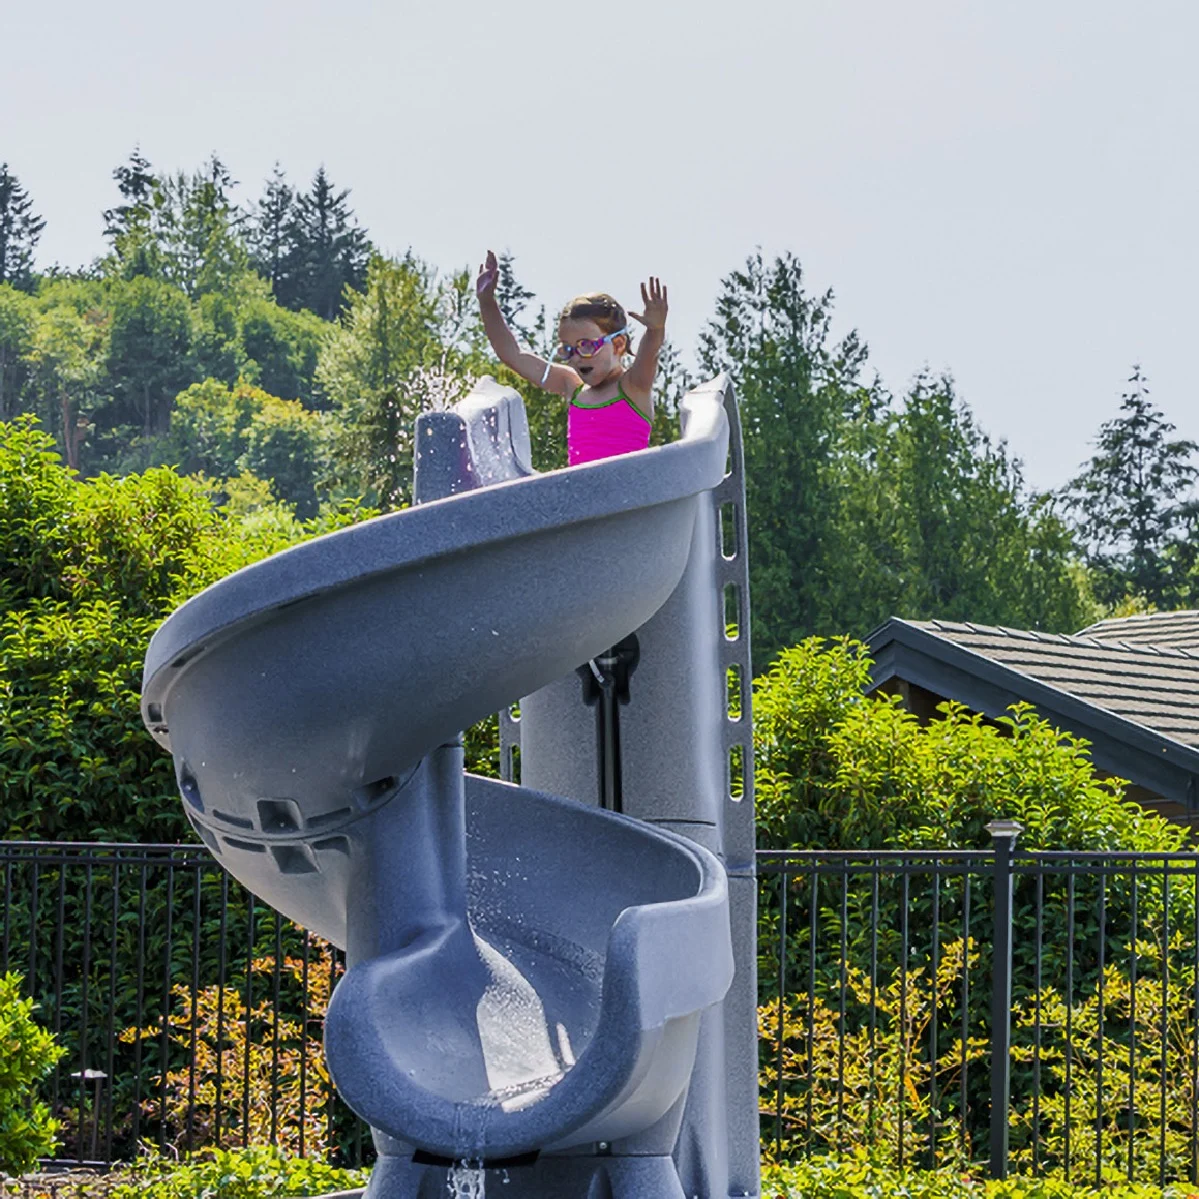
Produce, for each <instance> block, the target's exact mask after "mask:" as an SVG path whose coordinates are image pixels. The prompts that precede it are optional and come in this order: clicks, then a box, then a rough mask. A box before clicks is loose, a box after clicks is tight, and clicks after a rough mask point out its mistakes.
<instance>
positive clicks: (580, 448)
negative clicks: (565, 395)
mask: <svg viewBox="0 0 1199 1199" xmlns="http://www.w3.org/2000/svg"><path fill="white" fill-rule="evenodd" d="M582 390H583V388H582V387H580V388H579V390H578V391H576V392H575V393H574V395H572V396H571V397H570V408H569V410H568V412H567V416H566V460H567V462H568V463H569V465H571V466H579V465H580V464H581V463H584V462H595V461H596V460H597V459H599V458H611V457H612V456H613V455H614V454H631V453H633V452H634V451H635V450H644V449H646V448H647V447H648V446H649V434H650V422H649V420H648V419H647V418H646V417H645V416H643V415H642V414H641V413H640V412H638V411H637V409H636V408H634V407H633V402H632V400H630V399H629V398H628V396H626V395H625V393H624V389H623V388H621V387H619V386H618V387H617V390H616V395H615V396H614V397H613V398H612V399H611V400H609V401H608V402H607V403H606V404H601V405H600V406H599V407H597V408H584V407H583V406H582V405H580V404H576V403H575V397H576V396H577V395H578V394H579V392H580V391H582Z"/></svg>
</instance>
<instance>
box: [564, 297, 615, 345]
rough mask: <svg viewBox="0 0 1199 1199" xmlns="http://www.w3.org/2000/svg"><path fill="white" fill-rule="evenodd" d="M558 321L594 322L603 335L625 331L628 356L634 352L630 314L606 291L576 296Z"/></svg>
mask: <svg viewBox="0 0 1199 1199" xmlns="http://www.w3.org/2000/svg"><path fill="white" fill-rule="evenodd" d="M558 321H559V323H561V322H562V321H592V322H594V323H595V324H597V325H598V326H599V327H600V331H601V332H602V333H619V332H620V331H621V330H624V331H625V335H624V336H625V350H624V352H625V353H626V354H631V353H632V352H633V335H632V333H630V332H629V331H628V326H629V316H628V313H627V312H625V310H624V309H623V308H622V307H621V306H620V305H619V304H618V303H617V302H616V301H615V300H614V299H613V298H612V297H611V296H610V295H608V293H607V292H606V291H589V292H587V294H586V295H582V296H575V298H574V299H573V300H571V301H570V303H569V304H567V305H566V306H565V307H564V308H563V309H562V311H561V312H560V313H558Z"/></svg>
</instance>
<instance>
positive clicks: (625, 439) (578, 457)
mask: <svg viewBox="0 0 1199 1199" xmlns="http://www.w3.org/2000/svg"><path fill="white" fill-rule="evenodd" d="M498 278H499V264H498V263H497V261H496V257H495V254H494V253H493V252H492V251H490V250H488V251H487V261H486V262H484V264H483V265H482V266H481V267H480V268H479V278H478V282H477V283H476V285H475V290H476V291H477V292H478V295H479V308H480V309H481V311H482V314H483V328H484V329H485V330H486V332H487V338H488V340H489V341H490V342H491V348H492V349H493V350H495V352H496V355H497V356H498V357H499V360H500V361H501V362H502V363H503V364H504V365H505V366H508V367H511V369H512V370H514V371H515V372H516V373H517V374H518V375H520V377H521V378H522V379H525V380H527V381H528V382H530V383H535V384H536V385H537V386H538V387H541V388H543V389H544V390H546V391H552V392H555V393H556V394H557V395H562V396H567V397H569V400H570V407H569V408H568V410H567V419H566V447H567V461H568V463H569V464H570V465H571V466H578V465H579V464H580V463H583V462H594V461H595V460H596V459H597V458H610V457H611V456H612V455H613V454H628V453H631V452H632V451H634V450H643V449H645V448H646V446H648V445H649V434H650V428H651V423H652V421H653V417H654V398H653V385H654V376H655V375H656V374H657V372H658V351H659V350H661V348H662V342H663V340H664V338H665V330H666V288H665V287H663V286H662V284H661V282H660V281H659V280H658V279H656V278H651V279H650V281H649V283H648V284H645V283H643V284H642V285H641V303H642V308H643V311H641V312H639V313H638V312H630V313H628V315H627V316H626V314H625V310H624V309H623V308H622V307H621V306H620V305H619V304H618V303H617V302H616V301H615V300H614V299H613V298H612V297H611V296H609V295H606V294H604V293H603V292H590V293H588V294H587V295H585V296H579V297H578V298H577V299H574V300H571V302H570V303H569V304H567V305H566V307H565V308H563V309H562V312H561V314H560V315H559V317H558V340H559V342H560V344H559V346H558V351H557V353H556V354H555V355H554V357H555V358H556V359H557V361H555V362H547V361H546V360H545V359H544V358H540V357H538V356H537V355H536V354H530V353H528V352H526V351H524V350H522V349H521V348H520V346H519V345H517V343H516V338H515V337H514V336H513V335H512V330H511V329H509V328H508V323H507V321H505V320H504V314H503V313H502V312H501V311H500V306H499V304H498V303H497V302H496V298H495V285H496V281H497V279H498ZM630 316H631V317H632V318H633V320H635V321H637V322H638V323H639V324H642V325H644V326H645V334H644V336H643V337H642V338H641V345H640V347H639V348H638V350H637V356H636V357H635V358H634V359H633V363H632V365H631V366H630V367H629V368H628V369H627V370H626V369H625V366H624V362H623V358H624V357H625V355H626V354H631V353H632V352H633V342H632V337H631V331H630V329H629V322H628V317H630Z"/></svg>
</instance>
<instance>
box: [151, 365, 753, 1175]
mask: <svg viewBox="0 0 1199 1199" xmlns="http://www.w3.org/2000/svg"><path fill="white" fill-rule="evenodd" d="M730 418H731V419H732V420H733V422H734V424H735V421H736V406H735V402H734V401H733V398H732V392H731V388H730V386H729V385H728V383H727V381H726V380H724V379H718V380H716V381H714V382H713V383H711V384H708V385H706V386H705V387H703V388H700V389H698V390H697V391H695V392H693V393H691V394H690V395H689V396H688V397H687V398H686V399H685V401H684V405H683V423H684V435H683V437H682V438H681V439H680V440H679V441H677V442H675V443H673V444H671V445H667V446H663V447H658V448H654V449H650V450H646V451H644V452H642V453H638V454H630V455H626V456H624V457H621V458H613V459H608V460H605V461H603V462H598V463H593V464H590V465H587V466H583V467H576V468H572V469H569V470H559V471H553V472H547V473H544V474H537V473H535V472H533V471H532V470H531V467H530V461H529V439H528V430H527V424H526V422H525V415H524V408H523V405H522V403H521V401H520V399H519V397H518V396H517V395H516V394H515V393H514V392H511V391H508V390H505V389H502V388H500V387H498V385H496V384H494V383H491V382H490V381H484V382H483V383H482V384H480V385H479V387H478V388H476V391H475V392H474V393H472V395H471V396H470V397H468V399H467V400H465V401H463V403H462V404H460V405H459V406H458V407H457V408H456V409H455V410H453V411H451V412H449V413H440V414H429V415H427V416H426V417H424V418H422V420H421V421H420V422H419V424H418V428H417V431H416V449H417V480H416V494H417V500H418V501H419V502H418V503H417V504H416V505H414V506H413V507H412V508H410V509H407V510H405V511H401V512H397V513H393V514H390V515H385V516H380V517H377V518H375V519H373V520H369V521H366V522H364V523H362V524H359V525H355V526H353V527H350V528H346V529H343V530H339V531H337V532H335V533H331V534H329V535H326V536H324V537H320V538H317V539H315V540H313V541H309V542H306V543H304V544H301V545H298V546H295V547H293V548H291V549H289V550H286V551H284V552H282V553H280V554H277V555H275V556H274V557H272V558H269V559H267V560H265V561H263V562H259V563H256V564H254V565H252V566H249V567H247V568H245V569H243V570H241V571H239V572H237V573H236V574H234V575H231V576H230V577H228V578H226V579H224V580H222V581H221V582H219V583H217V584H215V585H214V586H212V587H210V588H208V589H207V590H206V591H204V592H202V593H201V594H200V595H198V596H196V597H195V598H193V599H191V600H189V601H188V602H187V603H186V604H184V605H183V606H182V607H181V608H180V609H178V611H176V612H175V613H174V614H173V615H172V616H171V617H170V618H169V619H168V620H167V621H166V622H165V623H164V624H163V625H162V626H161V628H160V629H159V630H158V631H157V633H156V634H155V636H154V638H153V640H152V641H151V644H150V647H149V650H148V653H147V657H146V666H145V679H144V687H143V701H142V713H143V718H144V720H145V722H146V725H147V727H148V728H149V729H150V731H151V733H152V734H153V736H154V737H155V738H156V739H157V740H158V741H159V742H160V743H161V744H162V745H163V746H164V747H165V748H167V749H169V750H170V752H171V753H172V755H173V757H174V761H175V768H176V775H177V779H178V784H179V789H180V793H181V795H182V798H183V802H184V807H185V810H186V812H187V815H188V816H189V818H190V820H191V822H192V824H193V826H194V827H195V829H196V831H197V833H198V834H199V835H200V837H201V838H202V839H203V840H204V842H205V844H206V845H207V846H208V847H209V849H210V850H211V851H212V853H213V854H214V855H216V857H217V858H218V859H219V860H220V861H221V863H222V864H223V865H224V866H225V868H226V869H227V870H228V871H229V872H230V873H231V874H232V875H234V876H235V877H236V878H238V879H239V880H241V882H243V883H244V884H245V885H246V886H247V887H248V888H249V889H250V890H252V891H253V892H254V893H255V894H256V895H258V896H259V897H261V898H262V899H263V900H265V901H266V902H267V903H269V904H271V905H272V906H274V907H275V908H277V909H278V910H279V911H281V912H282V913H284V914H285V915H286V916H288V917H289V918H291V919H292V920H294V921H296V922H297V923H299V924H301V925H303V926H305V927H306V928H309V929H311V930H312V931H313V932H314V933H316V934H318V935H320V936H322V937H325V938H327V939H328V940H330V941H331V942H333V943H334V944H335V945H338V946H340V947H343V948H344V949H345V951H346V959H347V967H348V969H347V972H346V974H345V976H344V977H343V978H342V980H341V981H340V983H339V984H338V986H337V988H336V990H335V992H334V995H333V999H332V1002H331V1004H330V1007H329V1011H328V1014H327V1018H326V1025H325V1041H326V1050H327V1056H328V1064H329V1068H330V1071H331V1073H332V1075H333V1077H334V1080H335V1082H336V1084H337V1087H338V1090H339V1093H340V1094H341V1096H342V1098H343V1099H344V1100H345V1101H346V1102H347V1103H348V1104H349V1105H350V1106H351V1107H352V1108H353V1109H354V1110H355V1111H356V1112H357V1113H358V1114H359V1115H360V1116H362V1117H363V1118H364V1119H365V1120H367V1121H368V1122H369V1123H370V1125H371V1127H372V1129H373V1131H374V1136H375V1142H376V1145H377V1147H378V1149H379V1152H380V1157H379V1162H378V1164H377V1166H376V1168H375V1170H374V1173H373V1175H372V1180H371V1183H370V1195H371V1196H373V1197H375V1199H381V1197H384V1196H385V1197H386V1199H407V1197H409V1196H411V1197H413V1199H419V1197H422V1196H433V1195H439V1196H440V1195H444V1194H445V1193H446V1190H445V1188H446V1182H447V1178H452V1177H453V1172H454V1163H455V1162H458V1161H462V1160H466V1161H472V1162H476V1163H481V1166H482V1168H484V1169H485V1170H486V1171H494V1172H495V1176H496V1177H497V1179H498V1178H499V1177H500V1174H501V1172H502V1175H503V1178H504V1181H505V1183H506V1184H507V1185H505V1186H504V1187H503V1194H504V1195H505V1196H506V1197H511V1199H521V1197H523V1196H535V1195H537V1196H540V1195H547V1196H548V1195H555V1196H563V1197H567V1196H572V1195H578V1196H580V1197H582V1196H587V1197H588V1199H602V1197H603V1196H611V1197H614V1199H622V1197H623V1199H641V1197H645V1199H650V1197H652V1199H671V1197H674V1199H683V1196H684V1195H685V1196H687V1197H690V1196H693V1195H704V1196H709V1195H720V1196H724V1195H727V1194H734V1193H735V1194H738V1195H743V1194H756V1193H757V1190H758V1182H757V1140H756V1138H757V1127H756V1107H757V1104H756V1094H755V1093H754V1091H755V1084H754V1073H755V1069H756V1052H755V1049H754V1042H753V1027H754V1026H753V1002H754V999H753V928H754V925H753V879H752V811H751V810H750V807H751V805H750V804H749V803H746V802H745V801H744V800H741V799H739V798H738V796H737V795H736V794H731V793H730V786H729V768H728V762H729V754H730V752H732V753H733V755H734V758H735V757H736V753H737V752H740V753H742V754H744V755H746V756H745V757H742V758H741V762H742V764H744V763H745V762H746V761H748V753H749V749H748V743H747V737H748V719H747V718H746V717H747V712H742V711H734V712H732V713H730V708H729V703H728V700H727V698H726V695H725V683H726V676H727V673H728V670H729V667H730V664H736V666H737V669H741V670H743V671H744V673H743V674H742V675H741V677H742V678H744V679H745V680H746V682H748V658H747V649H748V647H747V645H746V644H745V641H744V638H743V637H742V638H738V637H733V638H732V639H731V640H730V639H729V638H728V637H727V636H726V635H725V627H726V620H727V619H728V618H729V614H728V613H727V612H726V611H725V609H724V606H723V603H722V599H721V597H722V596H723V594H724V591H725V589H726V588H728V587H730V586H732V584H730V582H729V579H743V574H744V554H743V552H741V553H739V552H738V550H737V549H736V547H735V545H734V548H733V549H732V551H731V552H730V550H729V548H728V547H729V545H730V544H732V543H734V542H736V540H737V533H736V530H735V529H734V530H730V529H726V531H725V536H724V548H723V549H722V538H721V530H720V516H721V511H722V508H723V509H725V510H726V511H727V512H728V513H729V516H728V518H727V519H728V520H729V521H732V522H734V523H736V522H737V521H740V522H741V523H740V526H739V527H740V530H741V531H740V534H739V536H740V545H741V546H742V547H743V545H744V531H743V519H742V515H741V511H740V509H739V508H738V507H737V503H736V502H735V501H736V498H737V496H738V495H740V494H741V493H742V492H741V487H740V478H739V474H738V473H737V470H736V467H737V464H738V462H739V438H737V439H735V445H734V451H735V453H734V459H735V461H734V464H733V465H734V471H733V472H732V473H730V472H729V470H728V467H727V460H728V458H729V429H730ZM734 431H735V430H734ZM730 497H731V498H730ZM738 572H740V573H738ZM740 598H741V606H742V609H744V606H745V596H744V589H743V588H742V592H741V597H740ZM740 617H741V624H742V625H744V624H745V623H746V613H745V612H744V610H742V611H741V613H740ZM630 634H634V636H633V637H629V635H630ZM618 643H620V644H623V645H624V647H625V653H624V657H623V659H622V660H618V659H619V655H615V654H613V653H612V652H610V651H611V647H613V646H617V645H618ZM630 646H631V647H632V650H631V654H630V652H629V647H630ZM621 661H623V666H622V665H621ZM746 690H748V688H746ZM745 699H746V701H747V700H748V696H746V697H745ZM515 701H521V719H520V722H519V725H516V726H513V725H512V723H511V720H510V718H508V717H507V716H506V717H505V720H504V724H505V753H506V754H507V753H508V752H509V751H510V749H511V743H512V742H513V735H512V729H513V728H514V727H515V728H516V729H517V730H518V732H519V745H520V750H521V754H520V764H521V775H522V783H523V785H520V786H517V785H513V784H511V783H507V782H502V781H498V780H492V779H484V778H481V777H476V776H473V775H469V774H464V772H463V750H462V737H461V732H460V731H461V730H463V729H466V728H469V727H470V726H471V725H473V724H475V723H476V722H477V721H479V720H481V719H483V718H484V717H486V716H488V715H489V714H491V713H494V712H496V711H498V710H501V709H503V710H505V711H507V710H508V709H509V707H510V705H512V704H513V703H514V702H515ZM738 718H740V719H738ZM738 746H739V747H740V750H738V749H737V747H738ZM746 773H749V772H748V771H746ZM733 791H736V788H733ZM613 809H616V810H613ZM747 821H748V823H747ZM747 830H748V831H747ZM730 896H732V914H733V915H732V923H733V926H734V929H735V931H736V937H735V938H734V937H733V936H731V935H730ZM734 942H736V945H737V952H736V954H734ZM734 976H736V979H737V982H736V985H735V986H734V987H733V991H732V992H731V993H730V984H732V983H733V981H734Z"/></svg>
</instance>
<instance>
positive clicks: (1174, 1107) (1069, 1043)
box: [1011, 933, 1199, 1178]
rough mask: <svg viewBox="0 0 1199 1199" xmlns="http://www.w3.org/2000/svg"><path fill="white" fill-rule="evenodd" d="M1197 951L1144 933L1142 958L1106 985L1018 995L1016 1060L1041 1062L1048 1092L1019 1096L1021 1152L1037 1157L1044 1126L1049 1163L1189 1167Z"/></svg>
mask: <svg viewBox="0 0 1199 1199" xmlns="http://www.w3.org/2000/svg"><path fill="white" fill-rule="evenodd" d="M1170 951H1172V952H1170ZM1167 956H1169V958H1170V959H1171V960H1168V961H1167V960H1165V959H1166V958H1167ZM1180 958H1181V959H1182V961H1179V959H1180ZM1188 959H1189V964H1186V963H1187V961H1188ZM1124 960H1125V961H1126V962H1127V961H1129V959H1128V958H1125V959H1124ZM1194 960H1195V958H1194V943H1193V942H1191V941H1187V940H1185V939H1184V938H1183V937H1182V936H1181V935H1180V934H1178V933H1175V934H1173V935H1172V936H1171V939H1170V945H1169V947H1168V951H1167V954H1163V945H1162V941H1161V940H1160V939H1156V938H1154V939H1150V938H1143V939H1138V941H1137V942H1136V957H1135V967H1133V966H1132V965H1131V963H1130V964H1129V967H1128V968H1127V969H1126V968H1124V966H1123V965H1117V964H1114V963H1112V964H1108V965H1107V966H1106V968H1105V970H1104V973H1103V977H1102V985H1100V983H1099V980H1096V983H1095V984H1094V985H1092V986H1090V987H1088V988H1086V990H1085V992H1084V993H1082V994H1079V993H1078V992H1076V993H1075V994H1073V995H1071V996H1070V997H1069V998H1070V1002H1069V1003H1067V997H1066V995H1065V994H1064V993H1063V990H1062V989H1061V988H1058V987H1045V988H1044V989H1043V990H1041V991H1040V992H1038V993H1037V994H1035V995H1030V996H1027V997H1025V998H1024V999H1023V1000H1022V1001H1021V1002H1019V1003H1017V1005H1016V1008H1015V1019H1014V1021H1013V1039H1014V1042H1015V1043H1014V1044H1013V1047H1012V1060H1013V1062H1017V1063H1023V1064H1024V1066H1025V1068H1026V1069H1025V1072H1027V1070H1028V1069H1029V1068H1031V1066H1032V1065H1033V1063H1034V1062H1038V1068H1039V1072H1040V1079H1041V1094H1040V1100H1039V1103H1038V1104H1037V1105H1036V1107H1034V1105H1033V1102H1032V1099H1031V1097H1030V1098H1029V1099H1027V1100H1026V1101H1024V1102H1022V1103H1020V1104H1018V1105H1013V1109H1012V1115H1011V1125H1012V1160H1013V1161H1015V1162H1024V1163H1031V1162H1032V1160H1033V1152H1032V1147H1031V1146H1032V1140H1033V1134H1034V1131H1035V1133H1036V1139H1037V1141H1038V1142H1039V1147H1040V1150H1039V1151H1040V1160H1041V1162H1042V1163H1046V1162H1048V1163H1052V1164H1054V1165H1057V1166H1059V1167H1061V1168H1063V1169H1064V1170H1066V1171H1068V1172H1069V1171H1074V1172H1094V1171H1095V1170H1096V1169H1099V1170H1100V1172H1101V1173H1102V1174H1103V1175H1104V1176H1105V1177H1119V1176H1120V1175H1127V1173H1128V1172H1129V1170H1131V1171H1132V1172H1133V1174H1134V1176H1138V1177H1142V1178H1152V1177H1156V1176H1158V1174H1159V1171H1163V1172H1164V1174H1165V1176H1166V1177H1168V1178H1179V1177H1182V1178H1185V1177H1186V1176H1187V1174H1188V1172H1189V1171H1190V1169H1191V1165H1192V1158H1191V1152H1192V1145H1193V1141H1192V1138H1193V1136H1194V1135H1195V1133H1196V1122H1197V1121H1199V1106H1197V1105H1199V1096H1197V1095H1196V1090H1195V1088H1196V1083H1197V1082H1199V1079H1196V1076H1195V1073H1194V1054H1195V1047H1196V1045H1197V1044H1199V1040H1197V1039H1196V1038H1197V1037H1199V1027H1197V1024H1196V1020H1197V1018H1199V1013H1197V1011H1196V1007H1195V965H1194ZM1134 969H1135V975H1134ZM1038 1026H1039V1027H1038ZM1038 1033H1039V1049H1038V1046H1037V1043H1036V1040H1035V1039H1034V1038H1037V1037H1038Z"/></svg>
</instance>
